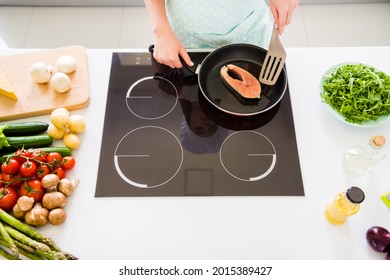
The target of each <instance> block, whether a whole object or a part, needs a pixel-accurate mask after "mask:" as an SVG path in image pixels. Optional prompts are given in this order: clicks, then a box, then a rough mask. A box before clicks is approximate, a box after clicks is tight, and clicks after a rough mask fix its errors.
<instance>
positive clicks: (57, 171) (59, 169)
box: [53, 167, 66, 179]
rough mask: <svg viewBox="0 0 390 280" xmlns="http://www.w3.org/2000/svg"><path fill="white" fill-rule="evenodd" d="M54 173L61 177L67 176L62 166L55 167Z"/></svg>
mask: <svg viewBox="0 0 390 280" xmlns="http://www.w3.org/2000/svg"><path fill="white" fill-rule="evenodd" d="M53 173H54V174H56V175H57V176H58V178H60V179H64V178H65V177H66V170H65V169H64V168H62V167H56V168H54V170H53Z"/></svg>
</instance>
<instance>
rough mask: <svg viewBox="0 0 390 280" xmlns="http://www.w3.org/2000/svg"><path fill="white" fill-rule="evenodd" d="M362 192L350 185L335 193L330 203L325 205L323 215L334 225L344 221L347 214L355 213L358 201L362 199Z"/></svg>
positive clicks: (357, 208) (358, 205) (357, 209)
mask: <svg viewBox="0 0 390 280" xmlns="http://www.w3.org/2000/svg"><path fill="white" fill-rule="evenodd" d="M364 197H365V195H364V192H363V191H362V190H361V189H360V188H358V187H351V188H349V189H348V190H347V191H345V192H341V193H339V194H337V195H336V197H335V199H334V200H333V202H332V203H330V204H329V205H327V207H326V209H325V216H326V218H327V219H328V221H329V222H330V223H332V224H334V225H341V224H343V223H345V222H346V221H347V219H348V217H349V216H352V215H354V214H356V213H357V212H358V211H359V209H360V203H362V202H363V200H364Z"/></svg>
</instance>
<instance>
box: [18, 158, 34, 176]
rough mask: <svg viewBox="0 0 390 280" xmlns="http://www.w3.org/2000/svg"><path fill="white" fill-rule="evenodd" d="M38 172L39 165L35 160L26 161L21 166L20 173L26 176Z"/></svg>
mask: <svg viewBox="0 0 390 280" xmlns="http://www.w3.org/2000/svg"><path fill="white" fill-rule="evenodd" d="M36 172H37V165H36V163H35V162H33V161H26V162H25V163H23V164H22V166H21V167H20V171H19V174H20V176H22V177H24V178H28V177H33V176H34V175H35V173H36Z"/></svg>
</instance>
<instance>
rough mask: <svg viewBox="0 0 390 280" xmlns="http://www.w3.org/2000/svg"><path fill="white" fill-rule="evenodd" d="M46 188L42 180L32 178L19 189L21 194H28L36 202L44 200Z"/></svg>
mask: <svg viewBox="0 0 390 280" xmlns="http://www.w3.org/2000/svg"><path fill="white" fill-rule="evenodd" d="M45 191H46V190H45V189H44V188H43V187H42V184H41V180H38V179H30V180H27V181H26V182H25V183H24V184H23V185H22V187H21V188H20V190H19V194H20V196H23V195H25V196H28V197H32V198H34V200H35V201H36V202H39V201H41V200H42V197H43V195H44V194H45Z"/></svg>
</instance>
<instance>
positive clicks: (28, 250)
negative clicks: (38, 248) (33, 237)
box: [0, 238, 44, 260]
mask: <svg viewBox="0 0 390 280" xmlns="http://www.w3.org/2000/svg"><path fill="white" fill-rule="evenodd" d="M14 243H15V244H16V246H17V247H18V251H19V253H20V254H21V255H24V256H26V257H27V258H29V259H31V260H43V259H44V258H42V257H40V256H38V255H36V254H35V253H34V250H35V249H34V248H32V247H30V246H27V245H26V244H23V243H21V242H19V241H17V240H14ZM0 244H1V245H4V246H5V247H8V246H9V244H8V243H7V242H6V241H4V239H1V238H0ZM19 245H22V246H19Z"/></svg>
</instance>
